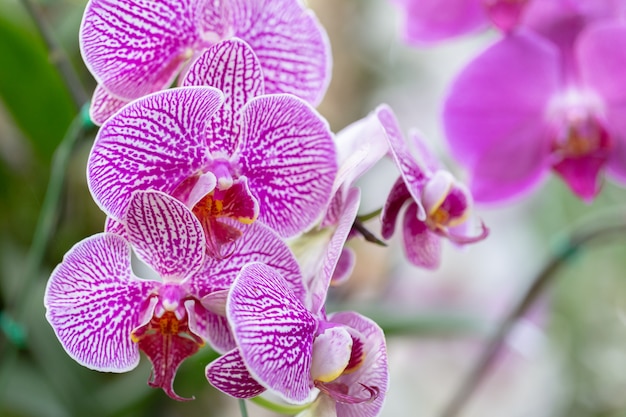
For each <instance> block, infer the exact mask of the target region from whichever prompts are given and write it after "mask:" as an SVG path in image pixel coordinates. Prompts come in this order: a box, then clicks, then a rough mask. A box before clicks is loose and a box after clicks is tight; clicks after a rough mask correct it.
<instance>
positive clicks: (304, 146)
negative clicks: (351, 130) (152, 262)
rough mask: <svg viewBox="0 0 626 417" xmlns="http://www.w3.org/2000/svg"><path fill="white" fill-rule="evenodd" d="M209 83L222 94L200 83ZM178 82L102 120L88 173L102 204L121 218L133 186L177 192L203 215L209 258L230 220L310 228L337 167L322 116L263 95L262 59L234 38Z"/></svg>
mask: <svg viewBox="0 0 626 417" xmlns="http://www.w3.org/2000/svg"><path fill="white" fill-rule="evenodd" d="M217 74H221V75H220V76H217ZM210 80H212V81H211V82H212V83H213V86H214V87H217V88H219V89H220V90H222V91H223V94H222V93H221V92H220V91H219V90H217V89H216V88H213V87H208V86H203V87H201V86H199V85H203V84H205V83H206V82H208V81H210ZM184 83H185V84H186V85H187V86H186V87H179V88H174V89H170V90H166V91H162V92H158V93H154V94H152V95H149V96H146V97H144V98H142V99H139V100H137V101H135V102H133V103H131V104H129V105H127V106H126V107H124V108H123V109H122V110H121V111H120V112H118V113H117V114H116V115H114V116H113V117H112V118H110V119H109V120H108V121H107V122H106V123H104V124H103V125H102V128H101V129H100V131H99V133H98V136H97V137H96V140H95V143H94V146H93V149H92V151H91V155H90V157H89V162H88V167H87V173H88V175H87V176H88V182H89V187H90V190H91V192H92V195H93V197H94V199H95V200H96V202H97V203H98V205H99V206H100V207H101V208H102V209H103V211H105V212H106V213H107V214H108V215H109V216H111V217H113V218H115V219H119V218H120V217H121V216H122V214H123V213H124V211H125V208H126V206H127V204H128V200H129V198H130V196H131V195H132V193H133V192H134V191H135V190H145V189H155V190H160V191H163V192H165V193H167V194H170V195H173V196H175V197H176V198H178V199H179V200H181V201H183V202H184V203H185V204H186V205H187V206H188V207H189V208H191V209H192V210H193V211H194V213H196V215H197V216H198V218H199V219H200V220H201V222H202V225H203V228H204V230H205V232H206V233H207V237H208V239H207V242H208V245H209V252H210V253H211V254H212V255H213V256H222V255H223V253H222V250H221V248H222V246H223V245H225V244H229V243H231V242H232V241H234V240H236V239H237V238H238V237H239V236H240V235H241V231H240V230H239V229H237V228H236V227H234V226H232V225H229V224H227V223H226V222H223V221H222V220H223V219H226V218H231V219H235V220H238V221H239V224H250V223H252V222H254V221H255V220H256V219H257V218H258V219H259V220H260V221H261V222H263V223H264V224H266V225H268V226H269V227H270V228H272V229H273V230H276V231H277V233H278V234H280V235H281V236H282V237H289V236H294V235H296V234H298V233H300V232H302V231H303V230H305V229H306V228H307V227H309V226H310V225H311V224H312V223H313V222H314V221H315V220H316V219H317V218H318V217H319V216H320V214H321V211H322V210H323V209H324V207H325V206H326V204H327V202H328V199H329V198H330V192H331V188H332V184H333V180H334V177H335V174H336V171H337V164H336V157H335V145H334V143H333V139H332V136H331V132H330V130H329V128H328V125H327V123H326V121H325V120H324V119H323V118H322V117H321V116H320V115H319V114H318V113H317V112H316V111H315V110H314V109H313V108H312V107H311V106H310V105H308V104H307V103H306V102H304V101H302V100H301V99H299V98H297V97H295V96H293V95H288V94H271V95H265V94H263V92H264V83H263V78H262V77H261V69H260V66H259V63H258V61H257V59H256V57H255V55H254V53H253V52H252V50H251V49H250V47H249V46H248V45H247V44H246V43H245V42H243V41H240V40H229V41H224V42H221V43H219V44H216V45H215V46H213V47H212V48H210V49H209V50H207V51H206V52H205V53H204V54H203V55H202V56H200V57H199V58H198V59H197V60H196V61H195V63H194V65H192V67H191V68H190V69H189V72H188V74H187V77H186V78H185V80H184Z"/></svg>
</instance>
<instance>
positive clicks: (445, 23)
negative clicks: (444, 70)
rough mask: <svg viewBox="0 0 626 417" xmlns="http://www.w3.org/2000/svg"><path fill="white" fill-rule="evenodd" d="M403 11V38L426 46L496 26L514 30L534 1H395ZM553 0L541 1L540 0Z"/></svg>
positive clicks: (500, 28) (506, 30) (408, 41)
mask: <svg viewBox="0 0 626 417" xmlns="http://www.w3.org/2000/svg"><path fill="white" fill-rule="evenodd" d="M391 1H392V2H393V3H395V4H396V5H397V7H398V8H399V9H400V10H401V14H402V21H403V38H404V40H405V41H406V42H407V43H409V44H414V45H423V44H432V43H436V42H440V41H443V40H446V39H449V38H453V37H456V36H461V35H465V34H469V33H472V32H478V31H479V30H484V29H487V28H488V27H490V26H494V27H496V28H498V29H499V30H501V31H503V32H509V31H511V30H513V29H514V28H515V27H516V26H517V25H518V24H519V22H520V20H521V19H522V17H523V14H524V11H525V8H526V6H527V4H528V3H535V2H533V1H532V0H391ZM546 1H551V0H538V1H536V2H537V3H541V2H546Z"/></svg>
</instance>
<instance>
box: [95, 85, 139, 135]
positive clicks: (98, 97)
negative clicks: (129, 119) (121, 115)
mask: <svg viewBox="0 0 626 417" xmlns="http://www.w3.org/2000/svg"><path fill="white" fill-rule="evenodd" d="M128 103H129V100H125V99H122V98H119V97H116V96H114V95H112V94H111V93H109V92H108V91H107V90H106V88H104V87H103V86H102V85H101V84H99V85H98V86H97V87H96V89H95V90H94V92H93V97H92V98H91V106H90V107H89V117H90V118H91V120H92V121H93V123H94V124H95V125H98V126H100V125H101V124H102V123H104V122H106V121H107V119H108V118H109V117H111V116H113V115H114V114H115V113H116V112H117V111H118V110H119V109H121V108H122V107H124V106H125V105H126V104H128Z"/></svg>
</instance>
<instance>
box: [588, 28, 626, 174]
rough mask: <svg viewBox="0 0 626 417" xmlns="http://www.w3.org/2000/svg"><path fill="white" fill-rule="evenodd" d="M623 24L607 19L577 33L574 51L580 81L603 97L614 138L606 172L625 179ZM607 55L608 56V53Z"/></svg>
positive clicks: (625, 39)
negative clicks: (578, 67) (577, 62)
mask: <svg viewBox="0 0 626 417" xmlns="http://www.w3.org/2000/svg"><path fill="white" fill-rule="evenodd" d="M625 47H626V25H624V24H623V23H621V22H619V23H618V22H610V23H604V24H597V25H594V26H591V27H590V28H589V29H587V30H585V31H584V32H582V33H581V34H580V37H579V39H578V42H577V45H576V53H577V58H578V61H579V66H580V73H581V77H582V78H583V80H584V81H585V82H586V83H587V84H588V85H589V87H591V88H593V89H594V90H595V91H596V92H597V93H598V94H599V95H600V96H601V97H602V98H603V99H604V100H606V109H605V112H606V118H607V126H608V127H609V128H610V134H611V136H612V138H613V139H614V142H613V144H612V146H613V149H612V151H611V154H610V155H609V160H608V162H607V168H608V171H609V172H610V173H611V174H613V175H614V176H616V177H617V178H618V179H619V180H620V182H622V183H624V182H626V141H625V140H623V139H622V138H624V137H625V135H626V122H625V121H624V120H625V119H624V117H625V116H626V102H625V99H626V94H625V93H624V91H625V89H626V83H624V80H622V78H623V77H622V72H623V68H624V65H626V53H624V48H625ZM607 54H608V55H607Z"/></svg>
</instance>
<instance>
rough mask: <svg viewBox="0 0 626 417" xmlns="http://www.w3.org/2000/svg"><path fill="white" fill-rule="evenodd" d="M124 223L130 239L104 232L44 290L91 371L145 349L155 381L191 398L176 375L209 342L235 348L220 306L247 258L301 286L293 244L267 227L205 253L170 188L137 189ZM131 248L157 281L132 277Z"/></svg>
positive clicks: (80, 247) (128, 363)
mask: <svg viewBox="0 0 626 417" xmlns="http://www.w3.org/2000/svg"><path fill="white" fill-rule="evenodd" d="M123 225H124V226H125V231H124V235H125V236H126V238H127V239H128V240H126V239H125V238H124V237H122V236H119V235H116V234H113V233H100V234H97V235H94V236H92V237H89V238H87V239H85V240H83V241H81V242H79V243H77V244H76V245H75V246H74V247H73V248H72V249H71V250H70V251H69V252H68V253H67V254H66V256H65V258H64V260H63V262H62V263H61V264H59V265H58V266H57V267H56V269H55V270H54V271H53V272H52V275H51V277H50V280H49V281H48V285H47V287H46V292H45V299H44V304H45V306H46V309H47V313H46V317H47V319H48V321H49V322H50V324H51V325H52V327H53V329H54V331H55V333H56V335H57V337H58V338H59V340H60V342H61V344H62V345H63V347H64V348H65V350H66V351H67V353H68V354H69V355H70V356H71V357H72V358H73V359H75V360H76V361H77V362H78V363H80V364H81V365H83V366H86V367H88V368H91V369H95V370H98V371H104V372H126V371H130V370H131V369H133V368H135V367H136V366H137V364H138V362H139V350H142V351H143V352H144V353H146V355H147V356H148V358H149V359H150V361H151V362H152V367H153V370H152V375H151V377H150V380H149V384H150V385H151V386H153V387H159V388H162V389H163V390H164V391H165V392H166V393H167V395H169V396H170V397H172V398H173V399H176V400H184V399H185V398H183V397H180V396H179V395H177V394H176V393H175V392H174V389H173V381H174V377H175V374H176V371H177V369H178V367H179V365H180V364H181V363H182V362H183V361H184V360H185V359H186V358H187V357H189V356H191V355H193V354H194V353H196V352H197V351H198V349H199V348H201V347H202V346H203V345H204V344H205V342H207V341H208V342H209V343H211V345H212V346H213V347H214V348H215V349H217V350H218V351H220V352H224V351H227V350H230V349H232V348H233V347H234V346H235V345H234V340H233V337H232V335H231V333H230V329H229V328H228V327H227V322H226V319H225V312H223V311H220V307H219V306H220V302H221V305H222V307H221V310H224V307H223V305H224V303H225V296H224V297H222V296H221V294H225V290H227V289H228V288H229V287H230V284H231V283H232V281H234V279H235V277H236V275H237V273H238V272H239V269H240V268H241V267H242V266H243V265H244V264H246V263H248V262H252V261H260V262H265V263H267V264H269V265H272V268H276V269H277V270H279V271H281V274H283V276H285V277H286V279H287V280H288V282H290V283H291V285H292V288H294V291H295V292H296V293H297V292H298V291H300V292H301V293H302V292H303V291H304V289H303V288H302V285H301V281H298V279H301V278H300V273H299V269H298V265H297V263H296V261H295V259H294V258H293V257H292V256H291V254H290V252H289V250H288V248H287V247H286V246H285V245H284V244H283V243H282V242H281V240H280V239H279V238H278V237H276V236H273V234H272V232H270V231H269V230H268V229H267V228H265V227H263V226H261V225H255V226H254V227H255V228H256V229H257V230H255V231H254V232H251V233H248V234H247V235H246V237H244V238H243V239H242V241H241V242H240V243H239V245H240V248H239V249H240V250H239V251H238V252H237V254H236V255H235V256H233V257H231V258H229V259H228V261H220V260H215V259H210V258H208V259H207V258H206V257H205V246H206V243H205V237H204V233H203V231H202V227H201V225H200V223H199V222H198V220H197V219H196V218H195V217H194V215H193V214H192V213H191V211H189V210H188V209H187V208H186V207H185V206H184V205H183V204H182V203H181V202H179V201H177V200H175V199H173V198H172V197H170V196H167V195H165V194H163V193H160V192H136V193H135V194H134V195H133V197H132V199H131V201H130V204H129V207H128V211H127V213H126V215H125V217H124V219H123ZM131 250H132V251H133V252H134V253H135V254H136V256H137V257H138V258H139V259H140V260H142V261H143V262H144V263H145V264H146V265H147V266H149V267H151V268H152V269H153V270H154V271H155V272H156V273H157V274H158V275H159V276H160V280H149V279H140V278H139V277H137V276H135V275H134V273H133V271H132V270H131ZM299 283H300V284H299ZM298 284H299V285H300V286H299V287H298ZM298 288H300V290H298ZM220 299H221V300H220Z"/></svg>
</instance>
